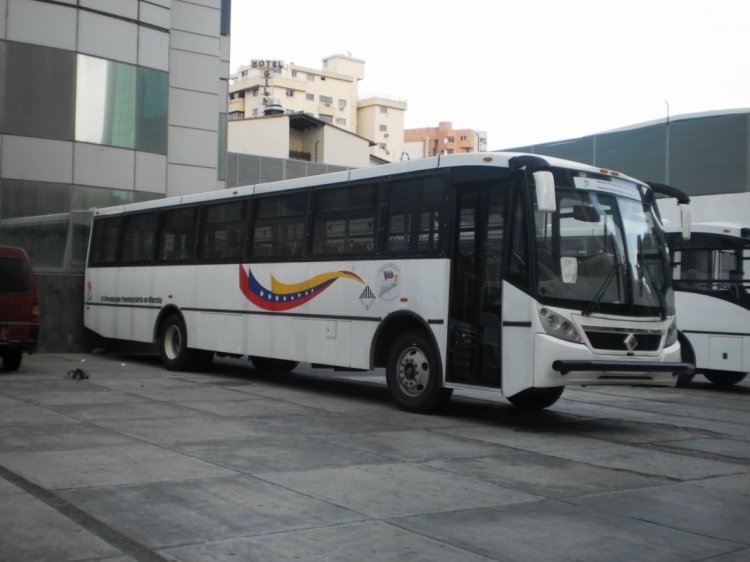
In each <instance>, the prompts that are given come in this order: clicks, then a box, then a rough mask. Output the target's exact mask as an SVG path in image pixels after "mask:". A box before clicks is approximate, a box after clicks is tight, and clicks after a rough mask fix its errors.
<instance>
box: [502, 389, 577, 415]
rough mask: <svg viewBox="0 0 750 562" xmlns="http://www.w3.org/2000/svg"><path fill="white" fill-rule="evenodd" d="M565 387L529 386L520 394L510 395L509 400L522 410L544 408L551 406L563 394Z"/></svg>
mask: <svg viewBox="0 0 750 562" xmlns="http://www.w3.org/2000/svg"><path fill="white" fill-rule="evenodd" d="M564 388H565V387H562V386H554V387H552V388H527V389H526V390H522V391H521V392H519V393H518V394H514V395H513V396H508V397H507V398H508V402H510V403H511V404H513V405H514V406H515V407H516V408H519V409H521V410H543V409H544V408H549V407H550V406H552V404H554V403H555V402H557V400H558V399H559V398H560V396H562V393H563V390H564Z"/></svg>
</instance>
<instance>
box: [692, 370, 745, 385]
mask: <svg viewBox="0 0 750 562" xmlns="http://www.w3.org/2000/svg"><path fill="white" fill-rule="evenodd" d="M703 376H704V377H706V378H707V379H708V380H710V381H711V382H712V383H714V384H715V385H716V386H720V387H722V388H726V387H728V386H732V385H735V384H737V383H740V382H742V381H743V380H745V377H746V376H747V373H738V372H735V371H711V372H708V373H703Z"/></svg>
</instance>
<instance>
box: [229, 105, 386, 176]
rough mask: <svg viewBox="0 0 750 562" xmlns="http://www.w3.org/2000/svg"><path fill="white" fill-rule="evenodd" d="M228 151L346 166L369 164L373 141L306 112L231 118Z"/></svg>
mask: <svg viewBox="0 0 750 562" xmlns="http://www.w3.org/2000/svg"><path fill="white" fill-rule="evenodd" d="M227 142H228V148H229V152H230V153H238V154H256V155H260V154H262V155H264V156H271V157H275V158H288V159H290V160H302V161H304V162H315V163H326V164H331V165H334V166H345V167H348V168H364V167H367V166H370V165H371V163H370V146H371V145H372V144H374V143H372V142H371V141H368V140H367V139H366V138H364V137H360V136H358V135H355V134H354V133H351V132H349V131H346V130H344V129H341V128H339V127H335V126H334V125H329V124H328V123H326V122H324V121H321V120H320V119H317V118H316V117H313V116H312V115H309V114H307V113H289V114H278V115H266V116H264V117H257V118H254V119H252V118H251V119H235V120H232V122H231V123H230V126H229V134H228V141H227Z"/></svg>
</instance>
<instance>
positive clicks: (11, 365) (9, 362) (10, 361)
mask: <svg viewBox="0 0 750 562" xmlns="http://www.w3.org/2000/svg"><path fill="white" fill-rule="evenodd" d="M21 359H23V350H22V349H9V350H8V351H6V352H4V353H3V369H5V370H6V371H17V370H18V368H19V367H20V366H21Z"/></svg>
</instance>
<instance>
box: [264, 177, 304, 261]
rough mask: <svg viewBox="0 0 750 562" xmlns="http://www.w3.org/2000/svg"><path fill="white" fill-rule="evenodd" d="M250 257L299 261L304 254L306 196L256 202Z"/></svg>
mask: <svg viewBox="0 0 750 562" xmlns="http://www.w3.org/2000/svg"><path fill="white" fill-rule="evenodd" d="M255 209H256V216H255V221H254V223H253V242H252V250H251V253H252V255H253V256H254V257H269V258H285V257H300V256H302V253H303V250H304V242H305V221H306V219H307V192H303V193H293V194H286V195H274V196H271V197H263V198H260V199H258V200H257V203H256V205H255Z"/></svg>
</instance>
